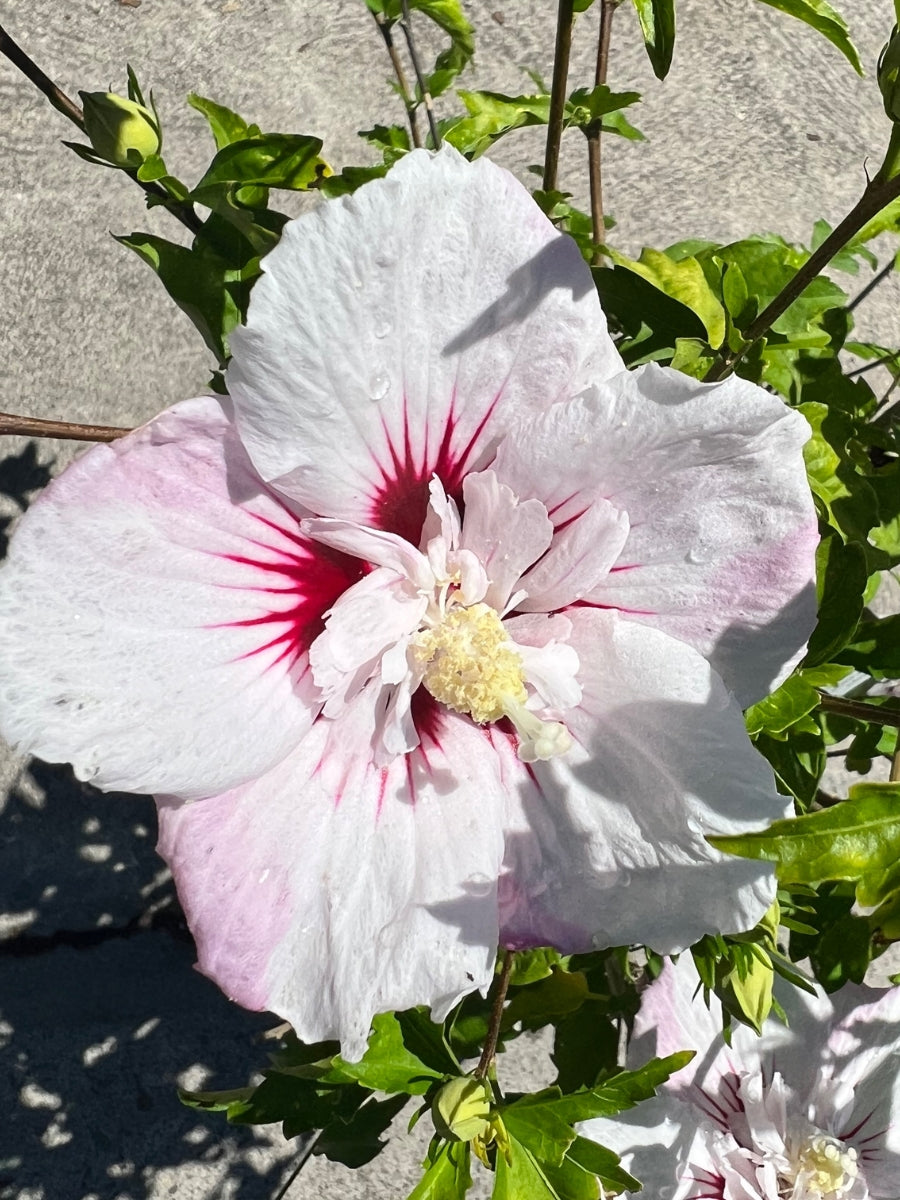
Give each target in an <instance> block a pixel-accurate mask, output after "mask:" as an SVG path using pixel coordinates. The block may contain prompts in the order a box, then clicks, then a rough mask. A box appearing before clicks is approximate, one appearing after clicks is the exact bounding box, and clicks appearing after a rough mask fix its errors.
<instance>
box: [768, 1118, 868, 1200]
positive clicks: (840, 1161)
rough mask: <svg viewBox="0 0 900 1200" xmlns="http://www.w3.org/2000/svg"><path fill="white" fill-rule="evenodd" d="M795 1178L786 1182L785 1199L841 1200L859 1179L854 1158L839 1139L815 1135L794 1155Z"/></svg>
mask: <svg viewBox="0 0 900 1200" xmlns="http://www.w3.org/2000/svg"><path fill="white" fill-rule="evenodd" d="M793 1158H794V1163H793V1166H794V1177H793V1179H786V1180H785V1184H786V1185H787V1190H785V1191H784V1195H785V1196H786V1197H790V1198H791V1200H794V1198H795V1197H796V1200H805V1198H806V1197H809V1198H810V1200H819V1197H823V1198H824V1197H828V1200H832V1198H833V1200H841V1198H842V1197H844V1196H847V1195H848V1194H849V1193H850V1191H851V1190H852V1188H853V1185H854V1183H855V1182H856V1179H857V1177H858V1176H859V1166H858V1165H857V1161H856V1160H857V1154H856V1151H855V1150H854V1149H853V1148H852V1147H851V1146H845V1145H844V1143H843V1142H841V1141H840V1140H839V1139H838V1138H835V1137H830V1136H829V1135H828V1134H827V1133H814V1134H812V1135H811V1136H809V1137H807V1138H805V1139H804V1141H803V1142H802V1143H801V1144H800V1146H799V1147H798V1148H797V1150H796V1151H795V1153H794V1155H793ZM798 1185H799V1187H798Z"/></svg>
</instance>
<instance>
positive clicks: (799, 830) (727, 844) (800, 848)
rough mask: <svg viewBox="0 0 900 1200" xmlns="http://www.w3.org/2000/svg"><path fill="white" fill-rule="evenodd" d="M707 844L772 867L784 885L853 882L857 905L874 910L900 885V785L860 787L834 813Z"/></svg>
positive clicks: (810, 815)
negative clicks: (837, 881) (830, 881)
mask: <svg viewBox="0 0 900 1200" xmlns="http://www.w3.org/2000/svg"><path fill="white" fill-rule="evenodd" d="M707 840H708V841H709V842H710V843H711V844H712V845H713V846H715V847H716V848H717V849H719V850H724V851H726V852H728V853H729V854H738V855H740V856H741V857H743V858H753V859H762V860H764V861H766V862H774V863H775V864H776V867H777V872H778V878H779V880H780V881H781V882H782V883H786V884H790V883H806V884H815V883H821V882H823V881H824V880H829V879H838V880H841V879H843V880H849V881H851V882H855V883H856V898H857V900H858V901H859V903H860V904H863V905H875V904H878V903H880V902H881V901H882V900H883V899H884V898H885V896H887V895H888V894H889V892H890V891H892V890H894V889H895V888H897V887H898V886H900V784H895V783H894V784H892V783H885V784H876V783H859V784H856V786H855V787H851V788H850V798H849V799H848V800H845V801H843V802H842V803H840V804H836V805H835V806H834V807H833V808H827V809H824V810H823V811H821V812H815V813H807V814H805V815H804V816H800V817H794V818H792V819H786V820H782V821H776V822H775V823H774V824H773V825H771V826H770V827H769V828H768V829H765V830H762V831H761V832H759V833H746V834H738V835H734V836H730V837H709V838H708V839H707Z"/></svg>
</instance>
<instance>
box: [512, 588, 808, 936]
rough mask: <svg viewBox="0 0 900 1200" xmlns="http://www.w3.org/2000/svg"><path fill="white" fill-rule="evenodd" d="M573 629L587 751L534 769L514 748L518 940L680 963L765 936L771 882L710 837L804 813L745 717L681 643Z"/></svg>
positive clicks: (630, 626) (612, 630) (599, 628)
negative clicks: (627, 951)
mask: <svg viewBox="0 0 900 1200" xmlns="http://www.w3.org/2000/svg"><path fill="white" fill-rule="evenodd" d="M566 616H567V618H568V619H569V620H571V621H572V625H573V632H572V635H571V637H570V639H569V641H570V645H572V646H573V647H574V649H575V650H576V652H577V654H578V657H579V659H580V663H581V665H580V669H579V673H578V682H579V683H580V685H581V687H582V690H583V698H582V701H581V704H580V705H579V706H578V707H577V708H575V709H571V710H570V711H569V712H567V713H566V714H565V718H564V719H565V723H566V726H567V728H568V729H569V732H570V733H571V734H572V736H573V738H574V739H575V742H576V745H575V747H573V749H572V750H571V751H569V752H568V754H566V755H564V756H562V757H560V758H556V759H552V760H550V761H548V762H542V763H535V764H531V765H530V766H527V767H526V766H525V765H524V764H521V763H519V764H518V766H517V765H516V763H515V761H514V759H513V755H514V750H513V748H512V747H511V746H510V745H509V744H508V742H507V743H506V758H505V761H504V769H505V770H506V772H507V779H508V783H507V790H508V792H509V793H510V795H511V796H513V797H515V799H514V800H513V801H512V802H511V806H510V815H509V818H508V826H509V828H510V830H511V834H510V836H509V838H508V842H507V858H506V864H505V865H506V871H507V874H506V876H505V877H504V879H503V880H502V881H501V928H502V930H503V938H504V941H505V942H506V943H507V944H510V945H514V946H515V945H542V944H548V943H549V944H551V945H557V946H559V947H560V948H563V949H565V950H570V951H571V950H584V949H588V948H590V947H591V946H617V945H623V944H628V943H632V942H639V943H645V944H647V945H649V946H651V947H653V948H654V949H656V950H659V951H661V952H664V953H672V952H675V951H677V950H681V949H683V948H684V947H686V946H688V945H690V944H691V943H693V942H694V941H696V940H697V939H698V938H699V937H701V936H702V935H703V934H704V933H711V932H724V933H733V932H737V931H739V930H744V929H749V928H751V927H752V926H753V925H755V924H756V922H757V921H758V920H759V919H760V917H761V916H762V915H763V913H764V912H765V910H766V909H767V908H768V906H769V904H770V903H771V901H772V898H773V895H774V875H773V873H772V870H771V868H770V867H769V866H768V865H766V864H761V863H754V862H749V861H747V860H741V859H737V858H734V857H731V856H726V855H724V854H721V853H719V852H718V851H716V850H714V849H713V848H712V847H711V846H710V845H709V843H708V842H707V841H706V840H705V836H704V835H706V834H712V833H737V832H739V831H744V830H748V829H759V828H764V827H765V826H766V825H767V824H769V823H770V822H771V821H772V820H774V819H775V818H777V817H782V816H784V815H785V814H786V812H787V809H788V804H787V801H786V800H785V798H784V797H783V796H779V795H778V794H777V793H776V791H775V788H774V785H773V782H772V776H771V771H770V769H769V768H768V766H767V764H766V763H765V761H764V760H763V759H762V758H761V756H760V755H758V754H757V753H756V751H755V750H754V749H753V747H752V746H751V744H750V742H749V740H748V739H747V735H746V733H745V731H744V723H743V719H742V717H741V713H740V709H739V708H738V706H737V703H736V702H735V700H734V699H733V698H732V697H730V696H729V694H728V693H727V691H726V690H725V688H724V686H723V685H722V682H721V680H720V679H719V678H718V676H717V675H716V674H715V673H714V672H713V671H712V670H711V669H710V667H709V664H708V663H707V662H706V661H705V660H704V659H703V658H702V657H701V655H699V654H698V653H697V652H696V651H695V650H693V649H691V647H689V646H687V645H685V644H684V643H682V642H678V641H676V640H675V639H674V638H671V637H669V636H668V635H667V634H664V633H662V632H661V631H659V630H656V629H653V628H650V627H642V626H639V625H637V624H636V623H634V622H632V621H627V620H623V619H622V618H620V617H619V616H618V615H617V614H614V613H603V612H599V611H596V610H589V609H571V610H569V611H568V612H567V614H566ZM493 736H494V738H495V741H496V744H497V750H498V754H501V753H503V751H504V741H505V739H503V738H502V736H501V735H499V734H494V735H493Z"/></svg>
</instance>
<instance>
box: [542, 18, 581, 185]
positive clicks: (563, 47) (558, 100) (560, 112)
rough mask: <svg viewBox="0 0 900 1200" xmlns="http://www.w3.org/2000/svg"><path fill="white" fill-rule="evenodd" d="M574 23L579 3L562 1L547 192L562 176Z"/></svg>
mask: <svg viewBox="0 0 900 1200" xmlns="http://www.w3.org/2000/svg"><path fill="white" fill-rule="evenodd" d="M574 20H575V0H559V8H558V10H557V14H556V49H555V51H554V54H553V83H552V85H551V88H550V116H549V118H548V121H547V150H546V153H545V155H544V191H545V192H553V191H555V190H556V180H557V177H558V175H559V147H560V143H561V142H562V127H563V117H564V115H565V111H566V85H567V83H568V80H569V52H570V50H571V49H572V22H573V21H574Z"/></svg>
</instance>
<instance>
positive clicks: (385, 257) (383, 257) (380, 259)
mask: <svg viewBox="0 0 900 1200" xmlns="http://www.w3.org/2000/svg"><path fill="white" fill-rule="evenodd" d="M396 261H397V260H396V259H395V258H394V256H393V254H386V253H385V252H384V251H382V252H381V254H378V255H376V256H375V263H376V266H379V267H392V266H393V265H394V263H395V262H396Z"/></svg>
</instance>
